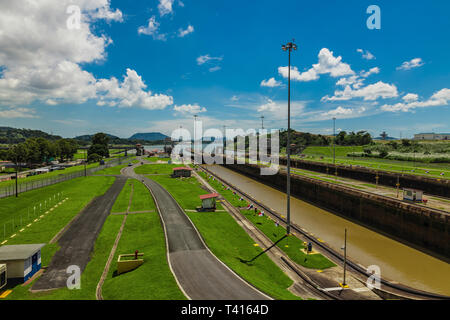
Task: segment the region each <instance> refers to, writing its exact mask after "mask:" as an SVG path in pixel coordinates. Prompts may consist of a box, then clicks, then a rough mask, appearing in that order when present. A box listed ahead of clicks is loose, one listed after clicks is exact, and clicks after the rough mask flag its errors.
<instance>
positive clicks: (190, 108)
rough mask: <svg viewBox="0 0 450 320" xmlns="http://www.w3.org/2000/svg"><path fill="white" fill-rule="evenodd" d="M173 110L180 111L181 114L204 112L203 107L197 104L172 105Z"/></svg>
mask: <svg viewBox="0 0 450 320" xmlns="http://www.w3.org/2000/svg"><path fill="white" fill-rule="evenodd" d="M173 110H174V111H176V112H180V113H183V114H186V113H189V114H198V113H202V112H206V108H205V107H200V106H199V105H198V104H194V105H192V104H183V105H181V106H174V107H173Z"/></svg>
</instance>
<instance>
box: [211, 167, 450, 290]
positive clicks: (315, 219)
mask: <svg viewBox="0 0 450 320" xmlns="http://www.w3.org/2000/svg"><path fill="white" fill-rule="evenodd" d="M208 169H209V170H211V171H212V172H214V173H215V174H217V175H218V176H219V177H221V178H223V179H224V180H225V181H227V182H229V183H231V184H233V185H234V186H236V187H237V188H239V189H241V190H242V191H244V192H246V193H247V194H249V195H250V196H252V197H253V198H255V199H257V200H258V201H260V202H262V203H263V204H265V205H266V206H268V207H269V208H272V209H273V210H275V211H276V212H278V213H280V214H282V215H284V216H286V194H285V193H282V192H280V191H278V190H276V189H274V188H271V187H269V186H266V185H264V184H262V183H259V182H257V181H255V180H253V179H251V178H248V177H246V176H243V175H241V174H238V173H236V172H234V171H232V170H229V169H226V168H224V167H222V166H217V165H213V166H208ZM291 220H292V222H293V223H295V224H296V225H298V226H300V227H302V228H304V229H306V230H307V231H308V232H309V233H312V234H313V235H314V236H315V237H317V238H320V239H322V240H324V241H325V242H326V243H327V244H328V245H330V246H331V247H332V248H333V249H335V250H337V251H339V250H341V247H342V246H343V243H344V229H345V228H347V256H348V257H349V258H350V259H351V260H353V261H355V262H357V263H359V264H361V265H363V266H365V267H368V266H370V265H377V266H379V267H380V270H381V277H384V278H386V279H388V280H391V281H395V282H399V283H401V284H404V285H407V286H410V287H413V288H416V289H420V290H424V291H429V292H435V293H439V294H444V295H448V296H450V264H448V263H446V262H444V261H442V260H439V259H437V258H434V257H432V256H430V255H428V254H425V253H423V252H421V251H419V250H416V249H414V248H411V247H409V246H407V245H405V244H402V243H400V242H398V241H395V240H392V239H390V238H388V237H386V236H383V235H381V234H379V233H377V232H374V231H372V230H370V229H368V228H365V227H363V226H360V225H358V224H355V223H353V222H351V221H349V220H346V219H344V218H342V217H339V216H337V215H335V214H333V213H331V212H328V211H326V210H323V209H320V208H318V207H315V206H314V205H311V204H309V203H306V202H304V201H301V200H298V199H296V198H294V197H291Z"/></svg>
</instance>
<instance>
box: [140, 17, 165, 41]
mask: <svg viewBox="0 0 450 320" xmlns="http://www.w3.org/2000/svg"><path fill="white" fill-rule="evenodd" d="M159 25H160V24H159V22H158V21H156V17H155V16H152V17H151V18H150V19H148V24H147V26H146V27H144V26H141V27H139V28H138V33H139V34H145V35H147V36H152V37H153V39H154V40H161V41H166V40H167V35H166V34H165V33H159Z"/></svg>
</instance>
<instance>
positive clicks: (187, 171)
mask: <svg viewBox="0 0 450 320" xmlns="http://www.w3.org/2000/svg"><path fill="white" fill-rule="evenodd" d="M191 171H192V169H191V168H188V167H177V168H173V172H172V178H179V177H190V176H191Z"/></svg>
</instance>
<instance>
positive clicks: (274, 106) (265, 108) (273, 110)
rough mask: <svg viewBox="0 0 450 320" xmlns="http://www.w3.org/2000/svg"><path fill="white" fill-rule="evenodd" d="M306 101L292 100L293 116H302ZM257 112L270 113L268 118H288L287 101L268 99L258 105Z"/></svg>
mask: <svg viewBox="0 0 450 320" xmlns="http://www.w3.org/2000/svg"><path fill="white" fill-rule="evenodd" d="M305 106H306V103H305V102H304V101H291V117H292V118H295V117H298V116H300V115H301V114H302V113H303V111H304V110H305ZM256 110H257V112H260V113H263V114H264V115H266V114H268V116H267V118H268V119H273V120H280V119H287V101H273V100H271V99H267V100H266V103H264V104H262V105H259V106H257V108H256Z"/></svg>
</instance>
